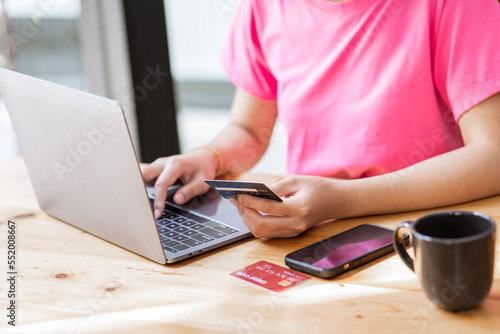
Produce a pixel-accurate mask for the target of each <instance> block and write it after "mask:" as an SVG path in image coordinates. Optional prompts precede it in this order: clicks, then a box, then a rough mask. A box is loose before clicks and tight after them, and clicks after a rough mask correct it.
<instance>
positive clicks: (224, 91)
mask: <svg viewBox="0 0 500 334" xmlns="http://www.w3.org/2000/svg"><path fill="white" fill-rule="evenodd" d="M149 1H152V0H148V1H147V2H143V4H145V3H148V2H149ZM155 1H156V0H155ZM160 1H161V0H160ZM133 2H134V1H133V0H130V1H129V0H122V1H120V0H81V1H80V0H0V14H1V17H0V66H1V67H6V68H11V69H15V70H17V71H19V72H21V73H25V74H28V75H32V76H35V77H38V78H42V79H46V80H49V81H52V82H56V83H59V84H62V85H65V86H69V87H72V88H76V89H79V90H84V91H88V92H92V93H95V94H98V95H101V96H106V97H109V98H113V99H116V100H118V101H119V102H120V103H121V104H122V106H123V107H124V112H125V115H126V117H127V121H128V123H129V127H130V130H131V135H132V138H133V141H134V145H135V146H136V149H137V151H138V154H139V155H140V156H141V147H140V143H139V142H140V141H141V136H140V135H139V132H140V130H139V127H138V116H137V115H138V114H137V110H136V108H135V107H136V106H137V107H138V106H139V104H136V103H134V101H133V99H134V95H135V98H136V100H137V95H138V94H139V93H140V91H138V90H137V86H134V69H133V66H132V65H131V64H132V63H134V61H135V58H137V57H136V56H134V50H133V46H134V45H137V42H136V43H135V44H133V43H132V42H130V41H131V38H134V36H132V37H131V29H132V28H131V25H133V24H134V20H137V19H139V20H140V19H141V17H139V18H137V17H134V16H140V15H142V14H141V13H140V11H137V9H138V8H139V9H140V8H141V7H134V5H133V4H132V3H133ZM134 3H135V6H141V4H140V1H135V2H134ZM238 3H239V0H182V1H179V0H164V1H163V2H162V5H163V11H164V12H163V13H161V14H162V15H163V17H162V19H163V20H164V21H163V25H164V26H165V28H166V36H165V37H163V35H162V34H161V33H159V32H158V31H159V30H158V31H149V32H146V33H145V32H142V34H143V35H144V36H142V35H141V36H139V35H136V36H135V38H136V41H139V43H142V42H147V41H148V40H149V39H150V38H156V39H155V41H154V42H152V43H156V46H157V48H156V47H153V51H150V53H151V52H153V53H154V52H155V50H159V51H158V52H159V55H160V56H162V55H163V53H161V50H163V49H164V47H167V48H168V55H167V56H165V57H164V58H167V59H166V60H167V64H169V66H170V70H171V74H172V79H173V80H172V83H173V87H172V91H173V98H174V100H173V104H172V103H171V102H168V103H171V104H172V105H173V106H174V107H175V116H176V117H175V119H171V120H173V121H174V122H175V125H176V129H177V137H178V139H179V146H178V147H179V148H178V150H180V151H181V152H184V151H186V150H189V149H191V148H193V147H196V146H199V145H203V144H206V143H207V142H208V141H209V140H210V139H212V138H213V137H214V136H215V135H216V133H217V132H218V131H219V130H221V129H222V128H223V127H224V126H225V125H226V124H227V120H228V116H229V108H230V106H231V102H232V97H233V94H234V90H235V88H234V86H233V85H232V84H231V83H230V82H229V81H228V80H227V78H226V76H225V74H224V72H223V70H222V67H221V65H220V63H219V59H218V58H219V52H220V49H221V47H222V44H223V42H224V40H225V38H226V36H227V34H228V31H229V29H230V26H231V22H232V19H233V16H234V13H235V11H236V9H237V6H238ZM127 6H128V7H127ZM124 7H125V8H124ZM134 8H135V9H134ZM127 10H128V12H127ZM144 15H145V14H144ZM142 19H143V18H142ZM159 22H160V23H161V21H159ZM160 30H161V29H160ZM162 44H165V45H162ZM129 47H130V48H132V50H131V51H130V52H128V50H129ZM148 52H149V51H148ZM151 68H153V69H154V66H151ZM151 68H150V70H151ZM131 92H134V93H135V94H134V93H131ZM168 94H169V92H168V91H167V90H166V91H165V93H164V95H165V96H166V95H168ZM141 108H143V109H142V111H141V112H142V113H144V108H146V109H147V112H155V110H154V109H155V106H151V105H143V106H142V107H141ZM151 109H153V110H151ZM158 112H159V111H158ZM139 115H140V114H139ZM155 131H158V129H156V130H155ZM160 131H161V130H160ZM167 131H173V130H171V129H170V128H168V130H167ZM143 144H144V143H143ZM155 145H161V143H157V144H155ZM143 151H144V148H143ZM18 154H20V152H19V148H18V147H17V143H16V139H15V135H14V132H13V130H12V127H11V124H10V121H9V118H8V115H7V113H6V111H5V107H4V106H3V103H2V102H1V98H0V161H1V160H5V159H8V158H9V157H11V156H14V155H18ZM285 156H286V135H285V131H284V129H283V126H282V124H281V123H280V122H278V123H277V124H276V127H275V131H274V135H273V139H272V142H271V146H270V148H269V150H268V152H267V153H266V155H265V156H264V158H263V159H262V161H261V162H260V163H259V164H258V165H257V166H255V167H254V169H253V170H252V171H253V172H255V173H268V174H269V173H271V174H284V173H285V172H286V170H285ZM141 160H145V159H141ZM146 160H147V159H146Z"/></svg>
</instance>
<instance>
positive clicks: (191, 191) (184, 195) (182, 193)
mask: <svg viewBox="0 0 500 334" xmlns="http://www.w3.org/2000/svg"><path fill="white" fill-rule="evenodd" d="M209 188H210V186H209V185H208V184H206V183H205V181H204V179H203V178H198V179H194V180H192V181H191V182H189V183H187V184H186V185H184V186H183V187H181V188H179V190H177V191H176V192H175V195H174V202H175V203H176V204H184V203H186V202H187V201H189V200H190V199H192V198H193V197H195V196H198V195H201V194H204V193H206V192H207V190H208V189H209Z"/></svg>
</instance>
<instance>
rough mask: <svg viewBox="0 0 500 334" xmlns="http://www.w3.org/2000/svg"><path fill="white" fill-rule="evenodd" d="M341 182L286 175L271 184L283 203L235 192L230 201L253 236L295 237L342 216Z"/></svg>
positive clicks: (315, 177)
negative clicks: (323, 222)
mask: <svg viewBox="0 0 500 334" xmlns="http://www.w3.org/2000/svg"><path fill="white" fill-rule="evenodd" d="M341 185H342V181H339V180H334V179H328V178H324V177H318V176H289V177H286V178H285V179H283V180H281V181H279V182H277V183H275V184H273V185H272V186H271V187H270V188H271V189H272V190H273V191H274V192H275V193H276V194H278V196H280V197H281V198H282V199H283V202H277V201H272V200H268V199H263V198H259V197H255V196H251V195H238V196H235V198H233V199H231V203H233V205H235V206H236V207H237V209H238V212H239V213H240V216H241V217H242V219H243V221H244V223H245V224H246V225H247V226H248V228H249V229H250V232H252V234H253V235H254V236H255V237H257V238H276V237H294V236H296V235H298V234H300V233H302V232H304V231H305V230H307V229H308V228H311V227H312V226H314V225H316V224H318V223H320V222H322V221H325V220H328V219H334V218H338V217H339V216H340V215H341V213H340V211H341V209H342V196H341V195H340V194H341V188H342V186H341Z"/></svg>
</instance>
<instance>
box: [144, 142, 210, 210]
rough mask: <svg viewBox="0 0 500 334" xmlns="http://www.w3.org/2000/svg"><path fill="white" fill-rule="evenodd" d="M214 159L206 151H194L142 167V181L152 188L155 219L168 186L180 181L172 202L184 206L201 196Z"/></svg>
mask: <svg viewBox="0 0 500 334" xmlns="http://www.w3.org/2000/svg"><path fill="white" fill-rule="evenodd" d="M217 166H218V159H217V156H216V155H215V154H214V152H212V151H210V150H209V149H204V148H198V149H195V150H192V151H189V152H187V153H184V154H179V155H174V156H170V157H167V158H159V159H157V160H155V161H154V162H153V163H151V164H150V165H149V166H146V167H144V168H142V175H143V178H144V181H145V182H148V183H153V182H154V189H155V202H154V212H155V217H156V218H159V217H160V216H161V213H162V212H163V210H164V208H165V199H166V197H167V190H168V187H169V186H171V185H173V184H175V183H176V182H177V181H181V182H182V184H183V186H182V187H181V188H179V190H177V192H176V193H175V195H174V202H175V203H177V204H184V203H186V202H187V201H189V200H190V199H191V198H193V197H195V196H197V195H201V194H204V193H205V192H206V191H207V190H208V188H209V186H208V185H207V184H206V183H205V180H206V179H213V178H214V177H215V171H216V169H217Z"/></svg>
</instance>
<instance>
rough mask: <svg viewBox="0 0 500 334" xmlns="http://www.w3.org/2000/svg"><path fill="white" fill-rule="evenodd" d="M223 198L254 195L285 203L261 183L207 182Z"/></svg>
mask: <svg viewBox="0 0 500 334" xmlns="http://www.w3.org/2000/svg"><path fill="white" fill-rule="evenodd" d="M205 182H206V183H207V184H208V185H209V186H210V187H212V188H213V189H214V190H215V191H217V192H218V193H219V194H220V195H221V196H222V197H224V198H226V199H231V197H233V196H234V195H240V194H242V195H252V196H257V197H262V198H266V199H272V200H275V201H279V202H283V200H282V199H281V198H280V197H279V196H278V195H276V193H275V192H274V191H272V190H271V189H269V188H268V187H267V186H266V185H265V184H264V183H261V182H248V181H225V180H205Z"/></svg>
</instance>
